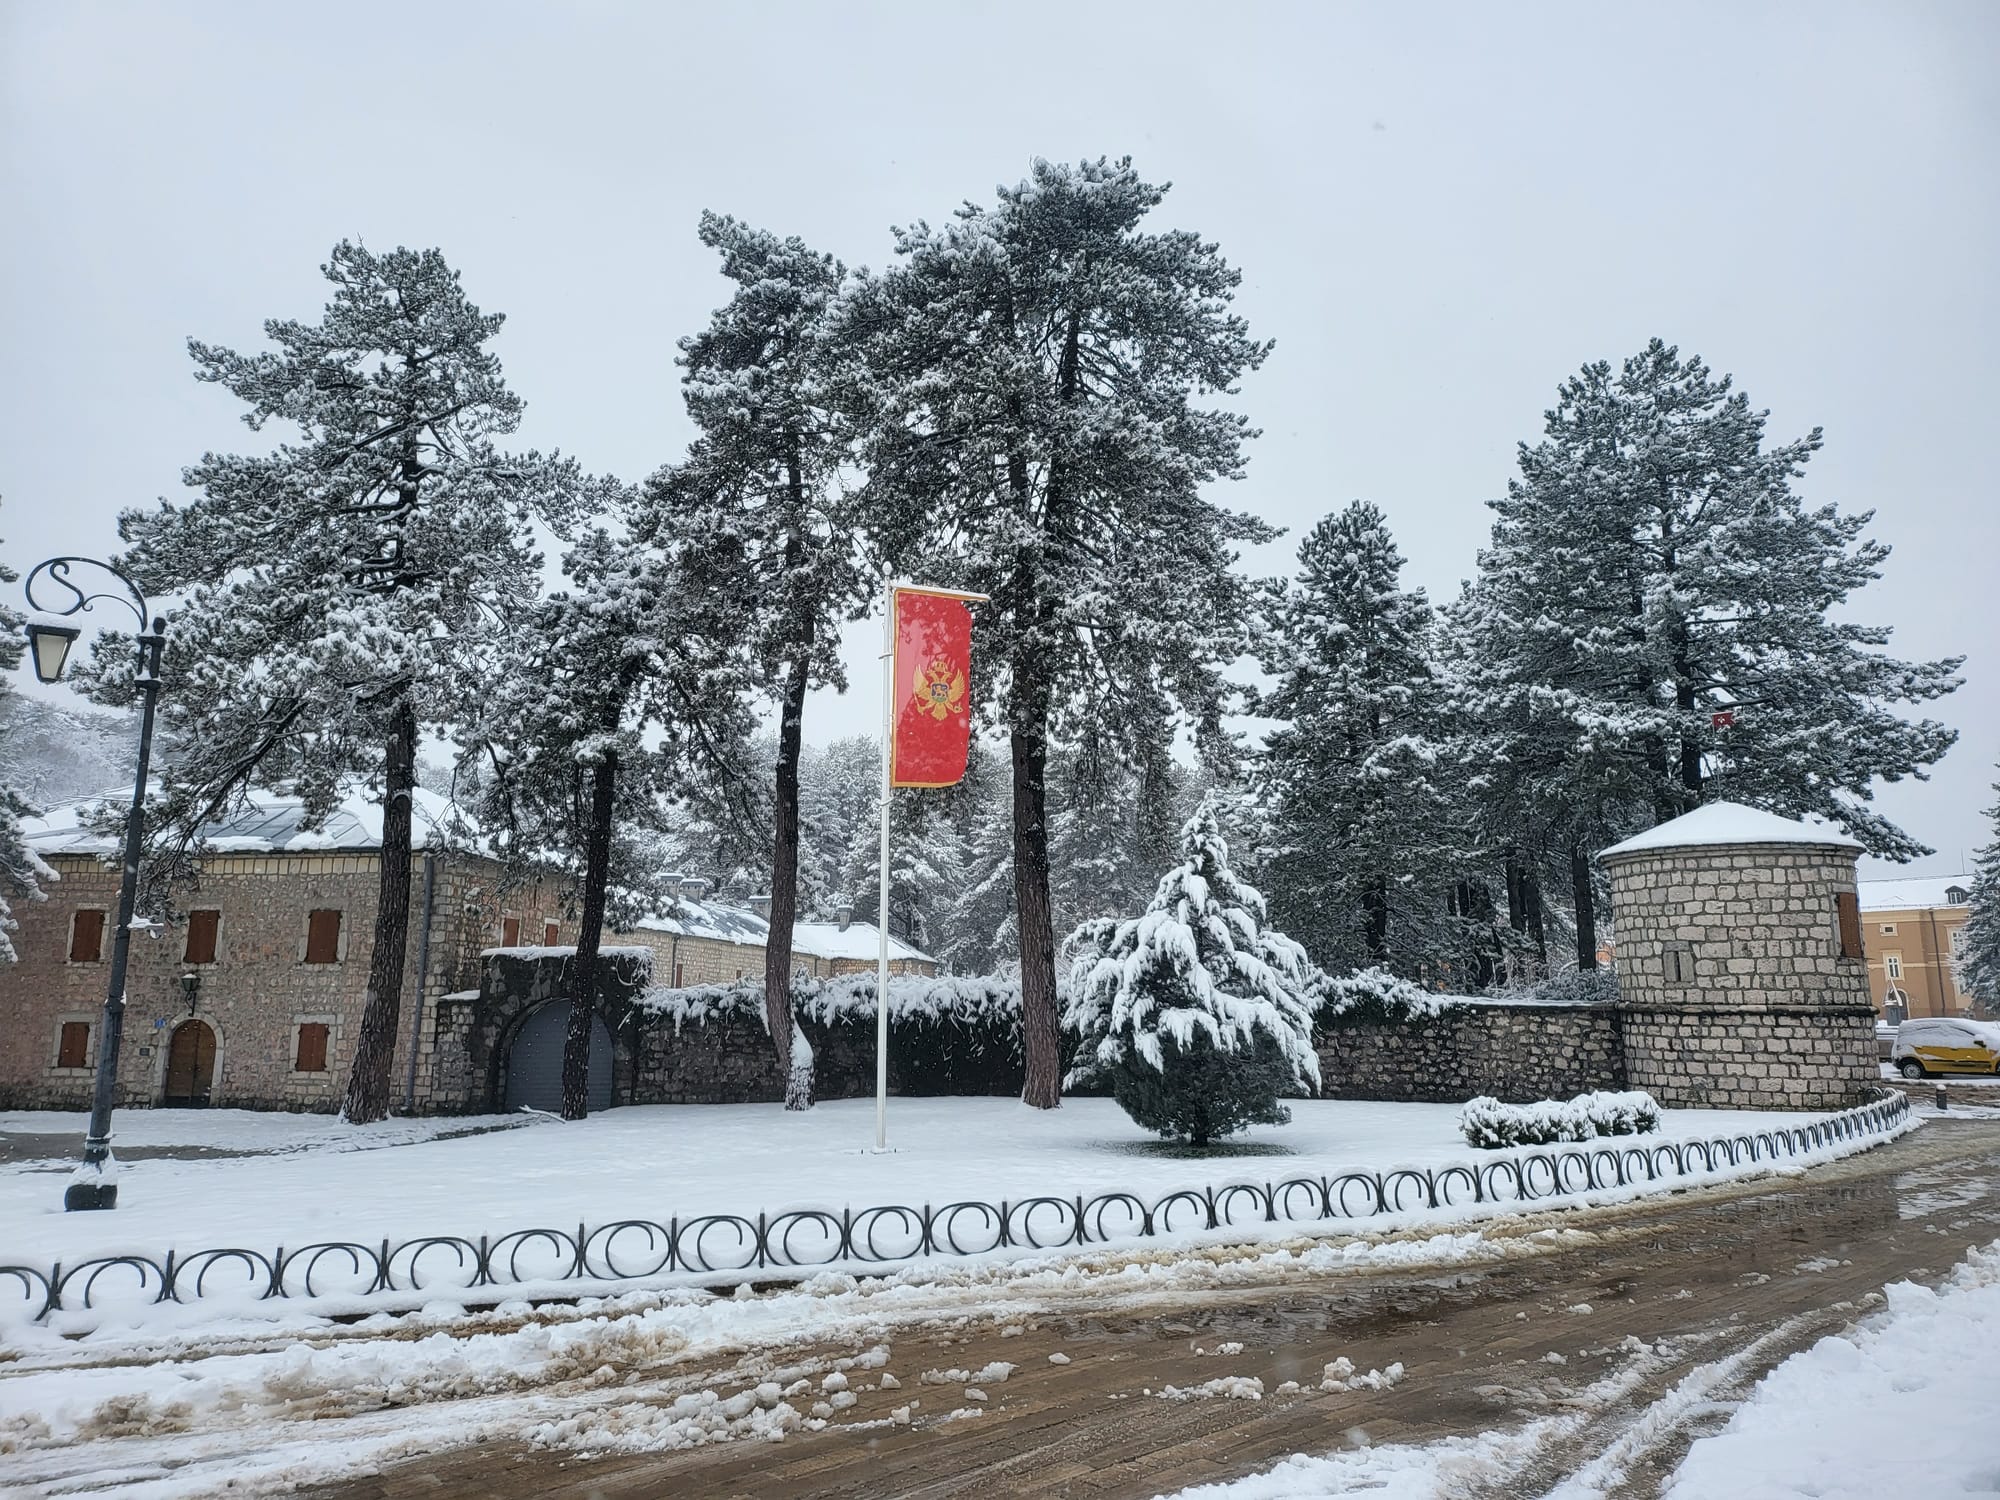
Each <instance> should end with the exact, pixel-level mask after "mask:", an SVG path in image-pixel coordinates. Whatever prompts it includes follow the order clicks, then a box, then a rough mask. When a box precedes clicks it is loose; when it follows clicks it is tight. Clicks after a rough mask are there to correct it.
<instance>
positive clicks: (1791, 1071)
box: [1600, 802, 1877, 1109]
mask: <svg viewBox="0 0 2000 1500" xmlns="http://www.w3.org/2000/svg"><path fill="white" fill-rule="evenodd" d="M1860 852H1861V848H1860V845H1858V844H1856V843H1854V842H1853V841H1852V840H1851V839H1848V838H1847V837H1845V836H1844V835H1842V834H1840V833H1837V832H1834V831H1833V830H1831V829H1826V828H1814V827H1811V826H1809V825H1807V824H1804V823H1799V822H1795V821H1793V820H1792V819H1789V818H1781V817H1778V816H1776V815H1775V814H1772V813H1766V812H1760V811H1758V810H1756V809H1754V808H1749V807H1742V806H1739V805H1737V804H1735V803H1729V802H1714V803H1709V804H1708V805H1706V806H1704V807H1700V808H1697V809H1696V810H1695V811H1693V812H1691V813H1689V814H1687V815H1686V816H1685V817H1680V818H1675V819H1674V820H1672V821H1671V822H1667V823H1662V824H1661V825H1660V826H1658V827H1657V828H1650V829H1648V830H1646V832H1644V833H1641V834H1638V835H1636V836H1635V837H1633V838H1629V839H1627V840H1625V841H1624V842H1623V843H1620V844H1615V845H1613V846H1612V847H1611V848H1609V849H1607V850H1605V851H1604V852H1603V854H1602V855H1601V856H1600V858H1601V859H1602V860H1603V862H1604V866H1605V869H1606V870H1607V871H1608V872H1609V874H1610V877H1611V904H1612V912H1613V920H1614V921H1615V922H1616V924H1617V929H1618V988H1619V1003H1618V1013H1619V1015H1618V1020H1619V1032H1620V1038H1621V1044H1622V1049H1623V1053H1624V1071H1625V1077H1626V1080H1627V1082H1628V1084H1629V1086H1630V1087H1632V1088H1637V1089H1645V1090H1646V1091H1647V1092H1649V1093H1650V1094H1652V1095H1653V1097H1654V1098H1656V1099H1657V1100H1659V1102H1660V1103H1661V1104H1663V1105H1667V1106H1670V1107H1697V1108H1698V1107H1711V1108H1718V1109H1729V1108H1746V1109H1748V1108H1755V1109H1770V1108H1779V1109H1835V1108H1840V1107H1843V1106H1845V1105H1849V1104H1853V1103H1856V1102H1858V1100H1859V1099H1860V1098H1861V1097H1863V1095H1864V1094H1865V1092H1866V1091H1867V1090H1868V1089H1869V1088H1870V1087H1872V1086H1873V1085H1874V1083H1875V1081H1876V1078H1877V1069H1876V1057H1875V1042H1874V1021H1875V1008H1874V1006H1873V1004H1872V1003H1871V1002H1870V1000H1869V995H1868V970H1867V962H1866V958H1865V955H1864V953H1863V943H1862V922H1861V911H1860V902H1859V898H1858V893H1857V891H1856V888H1855V876H1854V863H1855V858H1856V856H1857V855H1859V854H1860Z"/></svg>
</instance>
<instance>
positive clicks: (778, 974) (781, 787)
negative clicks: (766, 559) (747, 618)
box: [764, 625, 812, 1109]
mask: <svg viewBox="0 0 2000 1500" xmlns="http://www.w3.org/2000/svg"><path fill="white" fill-rule="evenodd" d="M807 628H808V630H810V629H811V627H810V625H808V627H807ZM811 652H812V640H811V638H810V636H808V638H807V640H806V642H805V644H804V649H803V650H802V651H801V652H800V653H799V654H798V655H796V656H794V657H793V658H792V660H791V663H790V665H789V666H788V667H787V668H786V674H787V675H786V677H785V687H784V698H783V706H782V708H781V710H780V717H779V720H778V784H777V825H778V828H777V837H776V840H775V842H774V843H773V845H772V848H771V924H770V933H769V935H768V936H767V937H766V938H765V939H764V1020H765V1024H766V1025H767V1026H768V1027H769V1028H770V1032H771V1046H772V1047H773V1049H775V1050H776V1052H777V1054H778V1071H779V1073H780V1075H781V1076H782V1077H783V1078H784V1079H785V1108H786V1109H805V1108H807V1107H808V1106H809V1105H810V1104H811V1103H812V1075H811V1073H810V1072H806V1071H804V1070H802V1069H799V1068H795V1067H794V1066H793V1058H792V924H793V923H794V922H796V921H797V920H798V913H799V747H800V744H801V741H802V739H803V736H804V724H805V706H806V682H807V677H808V668H807V663H808V661H809V660H810V657H811Z"/></svg>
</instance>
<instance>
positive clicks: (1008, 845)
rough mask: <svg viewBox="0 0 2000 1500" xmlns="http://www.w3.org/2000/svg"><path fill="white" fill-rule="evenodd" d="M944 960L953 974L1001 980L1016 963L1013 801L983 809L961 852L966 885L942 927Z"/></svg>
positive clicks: (1004, 800) (1004, 799) (999, 800)
mask: <svg viewBox="0 0 2000 1500" xmlns="http://www.w3.org/2000/svg"><path fill="white" fill-rule="evenodd" d="M941 947H942V951H940V952H939V954H938V957H940V958H942V959H943V960H944V961H945V963H946V964H947V965H948V966H949V967H950V968H951V970H952V971H953V972H954V973H958V974H1005V973H1007V972H1008V970H1009V969H1010V968H1011V967H1012V966H1013V965H1014V964H1015V963H1016V962H1017V961H1018V960H1017V955H1018V953H1019V952H1020V933H1019V931H1018V930H1017V929H1016V926H1015V923H1014V822H1013V807H1012V799H1011V798H1007V797H1001V798H995V799H993V800H992V801H990V802H987V803H985V804H983V805H982V807H981V809H980V814H979V821H978V824H977V826H976V827H975V828H974V829H973V831H972V836H971V838H970V839H969V840H968V842H967V845H966V852H965V883H964V885H963V887H962V888H961V889H960V891H959V893H958V895H957V897H956V898H955V899H954V900H953V901H952V904H951V910H950V914H949V916H948V917H947V919H946V921H945V940H944V943H943V944H942V945H941Z"/></svg>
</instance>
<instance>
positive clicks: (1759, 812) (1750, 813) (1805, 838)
mask: <svg viewBox="0 0 2000 1500" xmlns="http://www.w3.org/2000/svg"><path fill="white" fill-rule="evenodd" d="M1710 844H1815V845H1818V846H1819V847H1821V848H1835V849H1853V850H1855V851H1856V852H1857V853H1858V852H1859V851H1860V849H1861V846H1860V845H1859V844H1857V843H1855V841H1854V840H1853V839H1851V838H1849V837H1848V836H1847V835H1846V834H1844V833H1842V832H1841V831H1840V830H1839V829H1837V828H1829V827H1827V826H1826V825H1824V824H1813V823H1801V822H1800V821H1799V820H1798V819H1796V818H1781V817H1779V816H1778V815H1777V814H1776V813H1770V812H1765V811H1764V810H1763V809H1762V808H1757V807H1745V806H1744V805H1743V804H1742V803H1740V802H1710V803H1707V804H1705V805H1704V806H1701V807H1697V808H1696V809H1695V810H1694V811H1693V812H1691V813H1683V814H1682V815H1681V816H1680V817H1678V818H1673V819H1670V820H1669V821H1667V822H1665V823H1661V824H1659V825H1658V826H1656V827H1653V828H1648V829H1647V830H1646V831H1645V832H1644V833H1636V834H1634V835H1633V836H1632V837H1631V838H1629V839H1626V840H1625V841H1624V842H1622V843H1617V844H1613V845H1612V846H1611V847H1610V848H1609V849H1606V850H1604V851H1603V852H1602V853H1601V854H1600V855H1599V856H1598V857H1599V858H1600V859H1612V858H1615V857H1617V856H1618V855H1621V854H1642V853H1644V852H1646V851H1647V850H1650V849H1689V848H1698V847H1701V846H1704V845H1710Z"/></svg>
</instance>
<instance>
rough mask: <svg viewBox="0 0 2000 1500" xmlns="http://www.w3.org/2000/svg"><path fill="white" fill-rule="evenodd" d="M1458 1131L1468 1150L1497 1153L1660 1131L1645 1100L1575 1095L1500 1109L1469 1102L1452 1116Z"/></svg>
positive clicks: (1656, 1114) (1643, 1096) (1639, 1095)
mask: <svg viewBox="0 0 2000 1500" xmlns="http://www.w3.org/2000/svg"><path fill="white" fill-rule="evenodd" d="M1458 1128H1459V1131H1460V1133H1461V1134H1463V1135H1464V1136H1465V1143H1466V1144H1467V1145H1468V1146H1477V1147H1478V1148H1479V1149H1480V1150H1482V1151H1497V1150H1499V1149H1501V1148H1502V1147H1504V1146H1545V1145H1548V1144H1550V1143H1551V1142H1554V1141H1590V1140H1595V1139H1597V1138H1598V1137H1599V1136H1606V1135H1647V1134H1650V1133H1651V1132H1653V1131H1656V1130H1658V1129H1659V1128H1660V1106H1659V1105H1657V1104H1655V1103H1654V1102H1653V1096H1652V1095H1651V1094H1647V1093H1643V1092H1640V1091H1638V1090H1631V1091H1628V1092H1625V1093H1595V1094H1578V1095H1577V1096H1576V1097H1575V1098H1574V1099H1570V1100H1567V1101H1560V1102H1559V1101H1557V1100H1554V1099H1543V1100H1539V1101H1538V1102H1536V1103H1534V1104H1502V1103H1501V1102H1500V1101H1499V1100H1498V1099H1493V1098H1485V1097H1482V1098H1478V1099H1473V1100H1469V1101H1468V1102H1467V1103H1466V1106H1465V1108H1463V1109H1461V1110H1460V1111H1459V1112H1458Z"/></svg>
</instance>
